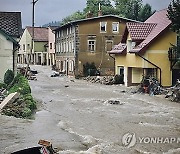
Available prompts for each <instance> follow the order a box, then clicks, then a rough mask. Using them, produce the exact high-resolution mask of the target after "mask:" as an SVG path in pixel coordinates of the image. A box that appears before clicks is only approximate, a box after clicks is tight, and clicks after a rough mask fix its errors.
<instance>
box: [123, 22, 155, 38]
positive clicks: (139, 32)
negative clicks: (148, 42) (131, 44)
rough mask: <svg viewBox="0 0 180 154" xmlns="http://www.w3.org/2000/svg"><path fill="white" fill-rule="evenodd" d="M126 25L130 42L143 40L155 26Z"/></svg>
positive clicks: (141, 24)
mask: <svg viewBox="0 0 180 154" xmlns="http://www.w3.org/2000/svg"><path fill="white" fill-rule="evenodd" d="M126 25H127V29H128V31H129V34H130V37H131V39H132V40H145V39H146V38H147V36H148V35H149V34H150V33H151V31H152V30H153V29H154V27H156V25H157V24H155V23H135V22H128V23H127V24H126Z"/></svg>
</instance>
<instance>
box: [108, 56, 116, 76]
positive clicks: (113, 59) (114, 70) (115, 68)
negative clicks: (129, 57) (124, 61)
mask: <svg viewBox="0 0 180 154" xmlns="http://www.w3.org/2000/svg"><path fill="white" fill-rule="evenodd" d="M109 57H111V58H112V59H113V60H114V68H115V66H116V64H115V63H116V59H115V58H114V57H113V56H111V54H110V53H109ZM115 69H116V68H115ZM115 69H114V75H115Z"/></svg>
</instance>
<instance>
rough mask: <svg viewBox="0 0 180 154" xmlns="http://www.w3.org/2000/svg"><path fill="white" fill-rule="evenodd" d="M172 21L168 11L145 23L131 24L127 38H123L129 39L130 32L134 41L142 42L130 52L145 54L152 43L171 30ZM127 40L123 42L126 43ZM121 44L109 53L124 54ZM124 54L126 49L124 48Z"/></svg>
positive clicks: (155, 15) (129, 24) (127, 27)
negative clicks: (167, 30)
mask: <svg viewBox="0 0 180 154" xmlns="http://www.w3.org/2000/svg"><path fill="white" fill-rule="evenodd" d="M170 24H171V21H170V20H169V19H168V17H167V9H164V10H161V11H158V12H155V13H154V14H153V15H152V16H151V17H149V18H148V19H147V20H146V21H145V22H144V23H134V22H129V23H127V24H126V25H127V26H126V31H125V33H124V35H125V36H123V38H126V39H127V35H128V32H129V34H130V37H131V38H132V40H134V41H138V42H139V41H140V42H141V43H140V44H139V45H138V46H135V47H134V48H133V49H132V50H131V51H130V52H131V53H140V52H142V53H143V52H145V50H146V49H147V48H148V47H149V46H150V45H151V43H152V42H154V41H155V40H156V38H157V37H159V36H160V35H161V34H162V33H163V32H164V31H165V30H166V29H167V28H169V26H170ZM125 41H126V40H124V41H123V40H122V42H123V43H125ZM121 44H122V43H120V44H118V45H117V47H118V48H119V49H118V48H117V47H115V48H113V49H112V51H110V52H109V53H110V54H111V53H112V54H116V53H117V54H120V53H122V47H121ZM123 52H124V48H123Z"/></svg>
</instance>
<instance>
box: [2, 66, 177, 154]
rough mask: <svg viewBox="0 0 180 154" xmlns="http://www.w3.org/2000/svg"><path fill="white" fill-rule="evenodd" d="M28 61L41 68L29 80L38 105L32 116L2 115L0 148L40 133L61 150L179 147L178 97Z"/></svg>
mask: <svg viewBox="0 0 180 154" xmlns="http://www.w3.org/2000/svg"><path fill="white" fill-rule="evenodd" d="M31 67H32V68H34V69H36V70H37V71H38V72H39V73H38V74H37V81H33V80H32V81H29V82H30V85H31V89H32V95H33V97H34V98H35V99H36V100H38V101H39V103H38V110H37V112H36V114H35V115H34V118H33V119H30V120H28V119H17V118H14V117H7V116H4V115H0V154H4V153H5V154H7V153H10V152H12V151H16V150H19V149H23V148H26V147H33V146H37V143H38V141H39V140H40V139H45V140H48V141H50V142H52V144H53V147H56V148H57V149H58V151H59V152H58V153H62V154H139V153H142V154H148V153H150V154H151V153H154V154H158V153H165V154H171V153H175V154H176V153H177V154H179V153H180V112H179V111H180V104H179V103H175V102H170V101H168V100H166V99H165V98H164V97H162V96H149V95H144V94H133V93H131V88H127V87H124V86H123V85H101V84H96V83H94V84H93V83H89V82H87V81H83V80H76V79H74V78H72V77H66V76H63V77H50V75H51V72H52V71H51V68H50V67H47V66H31ZM113 101H114V102H116V103H112V102H113ZM117 102H118V103H117ZM127 133H129V134H127ZM125 134H126V135H125ZM124 135H125V136H124ZM123 136H124V137H123ZM127 136H128V137H127ZM122 138H123V140H122ZM123 143H124V144H125V145H124V144H123Z"/></svg>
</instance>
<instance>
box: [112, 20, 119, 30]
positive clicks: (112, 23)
mask: <svg viewBox="0 0 180 154" xmlns="http://www.w3.org/2000/svg"><path fill="white" fill-rule="evenodd" d="M114 24H117V30H116V31H114V27H113V25H114ZM112 32H113V33H119V22H113V23H112Z"/></svg>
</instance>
